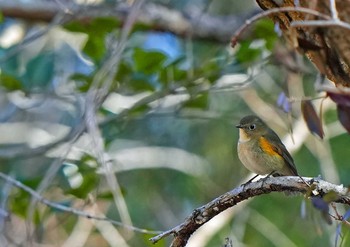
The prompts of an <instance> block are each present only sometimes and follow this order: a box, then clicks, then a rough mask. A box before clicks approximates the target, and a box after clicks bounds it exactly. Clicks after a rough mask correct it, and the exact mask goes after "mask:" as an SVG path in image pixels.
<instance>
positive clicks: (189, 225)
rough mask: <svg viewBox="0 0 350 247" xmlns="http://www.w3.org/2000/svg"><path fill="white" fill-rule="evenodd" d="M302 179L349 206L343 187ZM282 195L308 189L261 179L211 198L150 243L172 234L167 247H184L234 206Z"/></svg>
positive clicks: (288, 180)
mask: <svg viewBox="0 0 350 247" xmlns="http://www.w3.org/2000/svg"><path fill="white" fill-rule="evenodd" d="M303 179H304V180H305V181H306V182H308V183H310V184H313V186H315V189H314V190H313V192H314V193H315V194H319V195H320V196H322V195H324V194H325V193H327V192H330V191H334V192H335V193H336V194H337V195H338V199H337V200H336V201H335V202H338V203H344V204H348V205H350V196H349V195H348V188H345V187H343V185H336V184H332V183H329V182H326V181H324V180H321V179H314V178H309V177H304V178H303ZM282 191H283V192H300V193H303V194H305V193H306V192H308V191H309V185H307V184H305V183H304V182H303V181H302V179H301V178H299V177H291V176H290V177H269V178H267V179H261V180H259V181H257V182H254V183H250V184H248V185H246V186H243V185H241V186H239V187H237V188H235V189H233V190H231V191H229V192H227V193H225V194H223V195H221V196H219V197H218V198H215V199H214V200H212V201H211V202H209V203H207V204H206V205H204V206H202V207H199V208H197V209H195V210H194V211H193V213H192V214H191V215H190V216H189V217H187V218H186V219H185V221H184V222H183V223H181V224H180V225H178V226H176V227H174V228H172V229H170V230H168V231H165V232H163V233H161V234H159V235H157V236H155V237H153V238H151V239H150V241H151V242H152V243H156V242H158V241H159V240H160V239H162V238H164V237H166V236H168V235H171V234H172V235H173V236H174V237H175V238H174V240H173V242H172V245H171V246H172V247H180V246H185V245H186V243H187V241H188V239H189V238H190V236H191V235H192V234H193V233H194V232H195V231H196V230H197V229H198V228H200V227H201V226H202V225H204V224H205V223H206V222H208V221H209V220H210V219H212V218H213V217H214V216H216V215H218V214H219V213H221V212H223V211H225V210H226V209H228V208H230V207H233V206H235V205H236V204H237V203H239V202H242V201H244V200H247V199H248V198H250V197H255V196H259V195H262V194H269V193H271V192H282Z"/></svg>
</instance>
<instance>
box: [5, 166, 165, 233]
mask: <svg viewBox="0 0 350 247" xmlns="http://www.w3.org/2000/svg"><path fill="white" fill-rule="evenodd" d="M0 178H2V179H3V180H5V181H6V182H7V183H9V184H12V185H13V186H15V187H17V188H19V189H22V190H24V191H25V192H27V193H28V194H30V195H31V196H32V197H33V198H35V199H36V200H37V201H39V202H41V203H42V204H45V205H47V206H49V207H51V208H54V209H56V210H58V211H62V212H66V213H71V214H74V215H76V216H80V217H84V218H87V219H91V220H98V221H108V222H110V223H111V224H113V225H115V226H119V227H123V228H125V229H127V230H130V231H134V232H139V233H145V234H158V233H159V231H150V230H147V229H142V228H138V227H134V226H129V225H125V224H123V223H122V222H120V221H116V220H112V219H109V218H107V217H102V216H96V215H92V214H89V213H86V212H84V211H81V210H79V209H76V208H72V207H68V206H65V205H63V204H60V203H57V202H53V201H50V200H48V199H46V198H45V197H43V196H42V195H40V194H39V193H37V192H36V191H35V190H33V189H32V188H30V187H28V186H27V185H25V184H23V183H21V182H20V181H18V180H16V179H14V178H12V177H11V176H9V175H6V174H4V173H2V172H0Z"/></svg>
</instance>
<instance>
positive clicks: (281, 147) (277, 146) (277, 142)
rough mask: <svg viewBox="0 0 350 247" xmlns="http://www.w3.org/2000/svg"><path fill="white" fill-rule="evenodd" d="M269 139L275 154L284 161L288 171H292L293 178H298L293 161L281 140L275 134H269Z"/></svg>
mask: <svg viewBox="0 0 350 247" xmlns="http://www.w3.org/2000/svg"><path fill="white" fill-rule="evenodd" d="M268 136H269V138H270V139H271V141H272V142H273V143H275V145H274V146H273V149H274V151H275V152H276V153H278V154H279V155H280V156H282V158H283V159H284V161H285V163H286V164H287V166H288V167H289V169H290V170H291V171H292V173H293V174H294V175H295V176H298V171H297V168H296V166H295V164H294V160H293V158H292V156H291V155H290V153H289V152H288V150H287V149H286V147H285V146H284V145H283V143H282V141H281V139H280V138H279V137H278V135H277V134H276V133H275V132H271V133H270V134H269V135H268Z"/></svg>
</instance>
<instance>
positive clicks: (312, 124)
mask: <svg viewBox="0 0 350 247" xmlns="http://www.w3.org/2000/svg"><path fill="white" fill-rule="evenodd" d="M301 112H302V113H303V117H304V120H305V122H306V124H307V127H308V128H309V130H310V132H311V133H313V134H316V135H318V136H319V137H320V138H321V139H323V136H324V132H323V128H322V122H321V119H320V118H319V117H318V115H317V113H316V110H315V108H314V106H313V104H312V103H311V101H310V100H303V101H302V102H301Z"/></svg>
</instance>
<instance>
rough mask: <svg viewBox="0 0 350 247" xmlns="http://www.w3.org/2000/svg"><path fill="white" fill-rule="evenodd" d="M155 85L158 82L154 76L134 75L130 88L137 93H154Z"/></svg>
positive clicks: (129, 84)
mask: <svg viewBox="0 0 350 247" xmlns="http://www.w3.org/2000/svg"><path fill="white" fill-rule="evenodd" d="M154 84H156V82H155V78H154V77H153V76H147V75H145V74H141V73H136V74H133V75H132V78H131V80H130V82H129V83H128V87H129V88H132V89H133V90H134V91H135V92H144V91H154V90H155V86H154Z"/></svg>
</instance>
